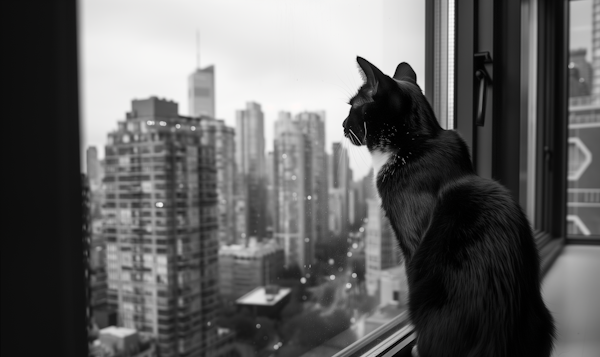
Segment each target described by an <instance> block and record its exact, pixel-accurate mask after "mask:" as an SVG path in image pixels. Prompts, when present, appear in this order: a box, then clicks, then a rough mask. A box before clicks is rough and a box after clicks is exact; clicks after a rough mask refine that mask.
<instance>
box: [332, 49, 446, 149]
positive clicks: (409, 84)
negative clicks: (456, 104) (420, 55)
mask: <svg viewBox="0 0 600 357" xmlns="http://www.w3.org/2000/svg"><path fill="white" fill-rule="evenodd" d="M356 60H357V62H358V65H359V69H360V73H361V75H362V77H363V80H364V83H363V85H362V86H361V87H360V88H359V90H358V93H357V94H356V95H354V96H353V97H352V98H351V99H350V101H349V103H348V104H350V105H351V108H350V113H349V114H348V117H347V118H346V120H344V124H343V126H344V136H346V137H347V138H348V139H349V140H350V141H351V142H352V144H354V145H357V146H362V145H366V146H367V148H368V149H369V150H370V151H373V150H378V149H380V150H386V151H388V150H394V149H398V148H399V147H401V146H404V145H407V144H408V145H409V144H411V142H414V140H415V139H417V140H419V139H424V138H426V137H428V136H431V135H433V134H435V133H436V132H437V131H438V130H439V129H441V128H440V126H439V124H438V123H437V121H436V120H435V116H434V114H433V111H432V110H431V107H430V106H429V103H428V102H427V99H426V98H425V96H424V95H423V93H422V91H421V88H420V87H419V86H418V85H417V75H416V74H415V71H414V70H413V69H412V67H411V66H410V65H409V64H408V63H405V62H402V63H400V64H399V65H398V67H397V68H396V72H395V73H394V77H393V78H392V77H389V76H387V75H385V74H383V73H382V72H381V71H380V70H379V69H378V68H377V67H375V66H374V65H372V64H371V63H369V61H367V60H365V59H364V58H362V57H357V59H356ZM419 141H420V140H419Z"/></svg>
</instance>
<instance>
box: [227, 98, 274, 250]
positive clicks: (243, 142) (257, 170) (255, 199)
mask: <svg viewBox="0 0 600 357" xmlns="http://www.w3.org/2000/svg"><path fill="white" fill-rule="evenodd" d="M264 132H265V131H264V115H263V112H262V110H261V107H260V104H258V103H254V102H248V103H246V109H244V110H238V111H237V112H236V153H235V162H236V166H237V175H238V182H237V186H238V187H237V196H238V200H239V201H241V202H239V203H238V207H236V211H237V214H238V217H237V218H236V219H237V220H238V222H239V224H238V223H237V222H236V224H238V228H237V229H238V231H237V232H236V239H237V240H238V243H243V242H242V241H244V240H245V239H247V238H248V237H249V236H256V237H258V238H259V239H262V238H263V237H264V236H265V227H266V205H267V198H266V166H265V136H264Z"/></svg>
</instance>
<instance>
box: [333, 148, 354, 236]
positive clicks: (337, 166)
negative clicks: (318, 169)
mask: <svg viewBox="0 0 600 357" xmlns="http://www.w3.org/2000/svg"><path fill="white" fill-rule="evenodd" d="M332 151H333V153H332V155H331V160H330V163H329V229H330V231H331V232H332V233H333V234H334V235H337V236H340V235H342V236H345V235H346V234H348V228H349V212H348V206H349V205H348V196H349V191H350V161H349V159H348V152H347V151H346V149H345V148H344V147H342V143H339V142H335V143H333V144H332Z"/></svg>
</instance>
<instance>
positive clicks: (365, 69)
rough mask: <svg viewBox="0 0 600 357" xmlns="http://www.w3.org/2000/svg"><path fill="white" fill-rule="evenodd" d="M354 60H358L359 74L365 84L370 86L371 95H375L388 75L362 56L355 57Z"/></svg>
mask: <svg viewBox="0 0 600 357" xmlns="http://www.w3.org/2000/svg"><path fill="white" fill-rule="evenodd" d="M356 62H358V66H359V69H360V74H361V76H362V77H363V80H364V81H365V84H366V85H367V86H368V87H370V88H369V89H370V90H371V95H372V96H373V95H375V94H376V93H377V89H378V88H380V87H381V86H385V84H386V82H387V81H386V78H389V77H388V76H386V75H385V74H383V72H381V71H380V70H379V68H377V67H375V66H374V65H372V64H371V63H370V62H369V61H367V60H366V59H364V58H362V57H356Z"/></svg>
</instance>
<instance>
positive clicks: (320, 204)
mask: <svg viewBox="0 0 600 357" xmlns="http://www.w3.org/2000/svg"><path fill="white" fill-rule="evenodd" d="M294 119H295V121H296V122H297V125H298V127H299V128H300V130H301V131H302V132H303V133H304V134H305V135H306V137H308V138H309V141H308V143H309V145H310V146H311V148H310V152H311V155H310V165H311V175H310V178H309V179H310V180H311V187H312V193H311V196H312V199H311V200H310V203H309V204H311V205H312V207H311V211H312V212H314V213H315V214H314V222H313V223H314V224H313V227H314V228H313V229H314V232H313V234H312V235H313V237H315V239H317V240H320V239H325V238H326V237H327V236H328V234H329V219H328V212H329V190H328V188H329V187H328V179H327V156H326V155H327V154H326V153H325V112H324V111H320V112H302V113H299V114H297V115H296V116H295V118H294Z"/></svg>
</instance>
